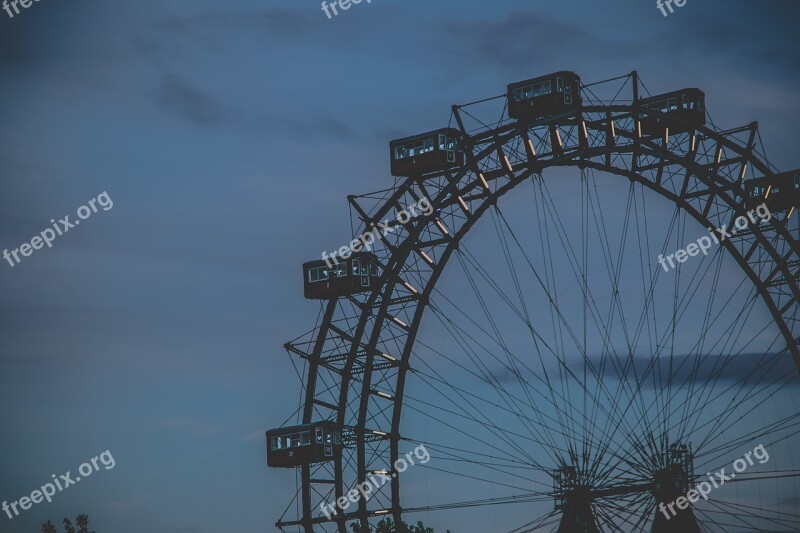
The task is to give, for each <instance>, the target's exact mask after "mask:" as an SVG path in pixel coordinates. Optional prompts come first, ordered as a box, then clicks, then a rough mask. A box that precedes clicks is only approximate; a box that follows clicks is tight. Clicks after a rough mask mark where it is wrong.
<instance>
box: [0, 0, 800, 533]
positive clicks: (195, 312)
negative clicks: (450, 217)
mask: <svg viewBox="0 0 800 533" xmlns="http://www.w3.org/2000/svg"><path fill="white" fill-rule="evenodd" d="M799 10H800V7H799V6H798V4H797V2H796V1H795V0H785V1H778V0H769V1H764V2H752V1H746V0H725V1H721V0H715V1H710V0H708V1H705V2H699V1H697V0H689V1H688V2H687V4H686V5H685V6H684V7H681V8H676V11H675V12H674V13H673V14H671V15H670V16H668V17H664V16H663V15H662V14H661V13H660V11H658V9H657V7H656V5H655V2H650V1H648V2H645V1H637V2H630V1H621V0H613V1H608V2H593V1H589V0H580V1H579V0H563V1H560V2H542V1H539V0H527V1H517V0H503V1H502V2H486V1H474V0H464V1H459V2H455V1H451V0H447V1H441V0H440V1H436V2H431V1H418V0H403V1H400V0H373V2H372V3H369V4H368V3H366V2H362V3H361V4H360V5H355V6H353V7H352V8H351V9H350V10H349V11H346V12H342V13H340V14H339V15H338V16H336V17H333V18H331V19H328V18H327V17H326V16H325V14H324V12H323V11H322V10H321V9H320V5H319V3H318V2H316V1H308V0H295V1H293V2H277V1H274V0H259V1H255V0H231V1H228V2H224V3H223V2H211V1H208V0H196V1H193V2H186V1H179V2H155V1H153V0H140V1H137V2H130V1H125V0H117V1H114V2H100V1H97V0H40V1H37V2H35V3H33V4H32V5H31V7H29V8H27V9H23V10H22V11H21V12H20V14H18V15H15V16H14V17H13V18H11V17H8V16H7V15H6V14H5V12H0V72H2V75H0V93H1V94H2V95H3V103H2V104H0V249H9V250H10V249H14V248H17V247H19V245H20V244H22V243H24V242H26V241H30V240H31V238H32V237H34V236H35V235H37V234H39V233H40V232H42V231H43V230H45V229H46V228H48V227H51V223H50V219H61V218H62V217H64V216H65V215H70V216H71V219H72V220H74V219H75V212H76V210H77V209H78V207H80V206H81V205H84V204H86V203H87V202H88V201H89V200H91V199H94V198H97V197H98V195H101V193H105V194H106V195H107V197H108V198H110V199H111V200H112V201H113V207H112V208H109V209H108V210H102V209H100V210H98V212H97V213H94V214H92V216H91V217H89V218H87V219H85V220H83V221H82V223H81V224H80V226H75V227H74V228H71V229H70V230H69V232H67V233H65V234H64V235H62V236H58V237H57V239H55V240H54V242H53V245H52V248H42V249H40V250H36V251H34V252H33V253H32V255H30V256H29V257H24V258H23V260H22V261H21V262H20V263H19V264H16V265H15V266H13V267H11V266H10V265H9V264H8V263H6V262H2V263H0V293H2V297H0V316H1V317H2V321H1V322H0V405H1V406H2V414H0V428H1V429H0V441H2V446H0V499H2V500H8V501H12V500H17V499H18V498H19V497H22V496H24V495H26V494H30V492H31V491H33V490H35V489H36V488H38V487H40V486H41V485H43V484H44V483H46V482H48V481H49V480H50V478H51V474H60V473H65V472H67V471H68V470H71V471H72V472H73V475H74V473H75V472H76V471H77V469H78V465H80V464H81V463H83V462H85V461H87V460H89V459H91V458H92V457H95V456H99V454H100V453H102V452H104V451H106V450H108V451H109V452H110V453H111V454H112V455H113V457H114V459H115V466H114V468H113V469H108V470H106V469H101V470H100V471H99V472H95V473H94V474H93V475H92V476H91V478H90V479H83V480H81V482H79V483H77V484H76V485H74V486H71V487H69V490H66V491H64V492H63V493H59V494H58V495H57V496H56V497H55V498H54V501H53V502H52V503H40V504H37V505H34V506H33V507H32V508H31V509H30V510H28V511H25V512H24V513H23V514H22V515H21V516H19V517H16V518H14V519H13V520H8V519H6V518H5V517H4V516H3V515H2V514H0V531H2V532H6V531H8V532H9V533H15V532H30V531H35V530H37V528H38V525H39V524H41V523H42V522H44V521H46V520H47V519H51V520H53V521H60V519H61V518H62V517H64V516H75V515H77V514H79V513H81V512H88V513H89V514H90V517H91V519H92V523H93V525H94V528H95V529H96V530H97V531H98V532H100V533H104V532H110V531H113V532H114V533H129V532H134V531H142V529H145V530H147V531H155V532H164V533H178V532H181V533H195V532H197V533H201V532H211V531H236V532H247V533H249V532H256V531H273V530H274V527H273V526H272V524H273V523H274V521H275V520H276V519H277V517H278V516H280V514H281V513H282V511H283V509H284V508H285V507H286V505H287V504H288V501H289V500H290V499H291V495H292V494H293V493H294V479H293V476H290V475H286V474H285V473H283V472H281V473H276V472H272V471H268V470H267V469H266V467H265V464H264V453H265V450H264V430H266V429H268V428H272V427H276V426H279V425H281V424H282V423H283V422H284V421H285V420H286V418H287V417H289V415H291V413H292V412H293V411H294V410H295V409H296V407H297V398H298V395H299V391H300V382H299V380H298V379H297V376H296V373H295V370H294V367H293V365H292V362H291V360H290V358H289V357H290V356H289V355H287V353H286V352H285V351H284V349H283V347H282V346H283V344H284V343H285V342H286V341H288V340H289V339H292V338H294V337H296V336H298V335H300V334H301V333H303V332H305V331H307V330H309V329H311V328H312V327H313V325H314V320H315V319H316V317H317V313H318V311H319V306H318V304H317V303H316V302H311V301H306V300H304V299H303V297H302V277H301V276H302V274H301V270H300V265H301V264H302V263H303V262H305V261H308V260H312V259H315V258H317V257H318V254H319V253H320V252H321V251H322V250H332V249H334V248H335V247H338V246H339V245H340V243H345V242H348V241H349V240H350V238H351V236H352V233H351V229H350V217H349V211H348V207H347V200H346V198H347V195H349V194H362V193H366V192H369V191H374V190H379V189H384V188H387V187H390V186H391V185H392V183H393V180H392V178H391V176H390V174H389V167H388V163H389V162H388V160H387V155H388V150H387V144H388V141H389V140H390V139H393V138H398V137H402V136H406V135H411V134H413V133H416V132H419V131H428V130H432V129H435V128H438V127H440V126H441V125H446V123H447V121H448V120H449V117H450V106H451V105H452V104H454V103H464V102H468V101H474V100H477V99H480V98H484V97H488V96H495V95H498V94H501V93H503V92H504V90H505V86H506V84H508V83H510V82H513V81H517V80H521V79H525V78H530V77H534V76H536V75H539V74H545V73H549V72H553V71H557V70H574V71H576V72H578V73H580V75H581V76H582V79H583V80H584V82H589V81H597V80H603V79H607V78H611V77H615V76H620V75H624V74H627V73H628V72H630V71H632V70H637V71H638V72H639V74H640V76H641V78H642V80H643V82H644V83H645V85H646V86H647V87H648V88H649V89H650V90H651V91H653V92H654V93H657V92H658V91H659V90H662V89H663V91H664V92H666V91H667V90H671V89H673V88H677V87H684V86H690V87H700V88H702V89H703V90H704V91H705V93H706V97H707V105H708V107H709V111H710V113H711V117H712V119H713V120H714V123H715V124H717V125H718V126H720V127H722V128H731V127H735V126H740V125H743V124H747V123H749V122H751V121H753V120H757V121H758V122H759V124H760V132H761V135H762V139H763V142H764V145H765V146H766V147H767V150H768V152H767V153H768V155H769V158H770V161H771V162H772V163H773V164H774V165H776V166H777V167H778V168H785V169H789V168H797V167H800V161H798V156H797V146H798V143H800V133H798V129H797V127H796V119H797V117H798V111H800V98H798V87H799V85H798V83H799V82H800V73H798V70H797V65H798V63H800V43H798V41H797V39H796V18H797V15H798V13H799Z"/></svg>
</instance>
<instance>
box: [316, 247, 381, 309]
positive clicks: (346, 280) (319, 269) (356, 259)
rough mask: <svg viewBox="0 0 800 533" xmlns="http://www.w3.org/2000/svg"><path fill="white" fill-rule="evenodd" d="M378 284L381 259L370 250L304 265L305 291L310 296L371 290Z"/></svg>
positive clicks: (317, 298)
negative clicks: (369, 251)
mask: <svg viewBox="0 0 800 533" xmlns="http://www.w3.org/2000/svg"><path fill="white" fill-rule="evenodd" d="M377 288H378V260H377V258H376V257H375V256H374V255H373V254H371V253H367V252H355V253H353V254H352V255H350V256H349V257H348V258H347V259H344V258H342V257H341V256H339V255H334V256H327V259H320V260H317V261H309V262H308V263H305V264H304V265H303V294H304V296H305V297H306V298H307V299H309V300H327V299H329V298H339V297H341V296H350V295H352V294H356V293H359V292H371V291H374V290H376V289H377Z"/></svg>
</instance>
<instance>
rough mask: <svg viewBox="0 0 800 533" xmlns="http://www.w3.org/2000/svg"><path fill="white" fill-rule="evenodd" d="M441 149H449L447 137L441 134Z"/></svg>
mask: <svg viewBox="0 0 800 533" xmlns="http://www.w3.org/2000/svg"><path fill="white" fill-rule="evenodd" d="M439 150H447V137H445V136H444V135H442V134H441V133H440V134H439Z"/></svg>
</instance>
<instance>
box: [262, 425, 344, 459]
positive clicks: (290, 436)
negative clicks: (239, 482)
mask: <svg viewBox="0 0 800 533" xmlns="http://www.w3.org/2000/svg"><path fill="white" fill-rule="evenodd" d="M341 453H342V432H341V428H339V426H337V425H336V424H335V423H333V422H314V423H312V424H306V425H303V426H294V427H288V428H279V429H271V430H269V431H267V466H269V467H271V468H294V467H297V466H303V465H310V464H313V463H322V462H325V461H332V460H334V459H335V458H336V457H338V456H340V455H341Z"/></svg>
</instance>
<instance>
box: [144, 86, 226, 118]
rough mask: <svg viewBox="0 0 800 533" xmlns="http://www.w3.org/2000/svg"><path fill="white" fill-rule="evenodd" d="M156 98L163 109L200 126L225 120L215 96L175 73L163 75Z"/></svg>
mask: <svg viewBox="0 0 800 533" xmlns="http://www.w3.org/2000/svg"><path fill="white" fill-rule="evenodd" d="M155 99H156V103H157V104H158V106H159V108H161V110H162V111H164V112H166V113H169V114H172V115H175V116H177V117H180V118H182V119H185V120H188V121H189V122H192V123H194V124H197V125H198V126H208V125H212V124H218V123H220V122H222V121H223V112H222V109H221V108H220V105H219V104H218V103H217V102H216V101H215V100H214V99H213V98H211V97H210V96H209V95H207V94H206V93H204V92H203V91H201V90H200V89H197V88H195V87H192V86H191V85H189V83H187V82H186V81H185V80H183V79H182V78H181V77H179V76H177V75H175V74H164V75H163V76H162V77H161V83H160V85H159V87H158V89H157V91H156V94H155Z"/></svg>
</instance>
